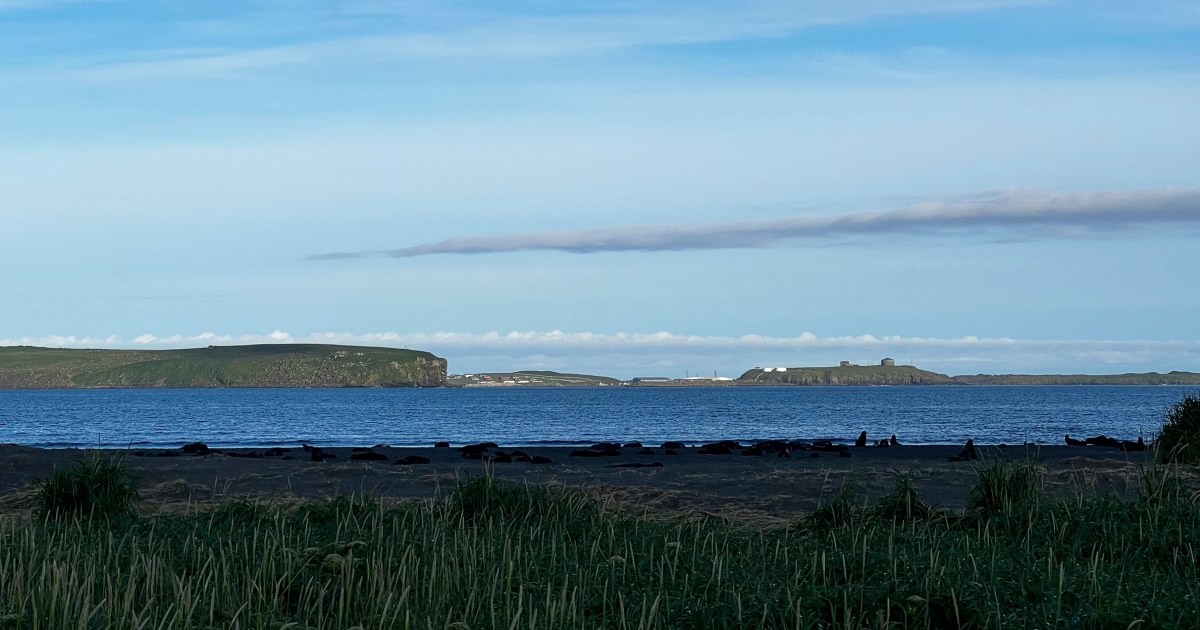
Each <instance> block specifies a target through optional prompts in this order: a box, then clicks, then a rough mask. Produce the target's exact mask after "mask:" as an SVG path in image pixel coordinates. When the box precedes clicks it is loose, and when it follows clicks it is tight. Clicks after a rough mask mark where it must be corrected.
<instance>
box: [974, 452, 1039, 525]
mask: <svg viewBox="0 0 1200 630" xmlns="http://www.w3.org/2000/svg"><path fill="white" fill-rule="evenodd" d="M975 472H976V474H977V475H978V477H977V478H976V480H975V486H974V487H972V488H971V494H970V495H968V497H967V510H968V511H969V512H974V513H976V514H980V515H985V516H986V515H988V514H996V513H1000V512H1007V511H1010V510H1012V509H1013V508H1014V507H1019V506H1022V505H1028V504H1030V503H1032V502H1033V500H1034V499H1036V498H1037V496H1038V480H1039V475H1038V471H1037V467H1036V466H1034V465H1033V463H1032V462H1020V463H1014V462H1002V463H1000V464H997V465H995V466H991V467H990V468H979V469H976V471H975Z"/></svg>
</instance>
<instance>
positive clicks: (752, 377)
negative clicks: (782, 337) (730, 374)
mask: <svg viewBox="0 0 1200 630" xmlns="http://www.w3.org/2000/svg"><path fill="white" fill-rule="evenodd" d="M737 382H738V384H744V385H951V384H954V382H955V381H954V380H953V379H952V378H950V377H949V376H947V375H945V374H939V373H937V372H930V371H928V370H922V369H920V368H916V367H913V366H911V365H850V366H840V367H797V368H754V369H751V370H747V371H746V372H745V373H744V374H742V375H741V376H740V377H738V379H737Z"/></svg>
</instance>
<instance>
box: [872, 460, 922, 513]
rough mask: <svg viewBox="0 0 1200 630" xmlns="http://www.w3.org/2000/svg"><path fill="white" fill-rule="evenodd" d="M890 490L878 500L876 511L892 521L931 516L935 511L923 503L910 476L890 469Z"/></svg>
mask: <svg viewBox="0 0 1200 630" xmlns="http://www.w3.org/2000/svg"><path fill="white" fill-rule="evenodd" d="M892 481H893V486H892V492H891V494H888V495H887V496H885V497H883V499H882V500H881V501H880V502H879V505H878V506H876V508H875V510H876V512H877V513H878V514H879V515H880V516H883V517H885V518H889V519H892V520H894V521H913V520H918V521H919V520H924V519H927V518H931V517H933V516H935V515H936V514H937V512H936V511H935V510H934V509H933V508H931V507H929V504H928V503H925V501H924V500H923V499H921V496H920V495H918V494H917V489H916V488H915V487H914V486H913V482H912V477H911V476H909V475H906V474H904V473H902V472H899V471H892Z"/></svg>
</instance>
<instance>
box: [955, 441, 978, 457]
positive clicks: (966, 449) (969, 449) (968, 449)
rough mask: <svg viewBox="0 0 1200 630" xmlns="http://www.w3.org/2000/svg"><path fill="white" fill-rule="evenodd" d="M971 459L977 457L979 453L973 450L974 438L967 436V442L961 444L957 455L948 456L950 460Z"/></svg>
mask: <svg viewBox="0 0 1200 630" xmlns="http://www.w3.org/2000/svg"><path fill="white" fill-rule="evenodd" d="M973 459H979V453H978V452H977V451H976V450H975V439H974V438H967V443H966V444H964V445H963V447H962V450H961V451H959V452H958V455H955V456H954V457H951V458H950V461H952V462H964V461H969V460H973Z"/></svg>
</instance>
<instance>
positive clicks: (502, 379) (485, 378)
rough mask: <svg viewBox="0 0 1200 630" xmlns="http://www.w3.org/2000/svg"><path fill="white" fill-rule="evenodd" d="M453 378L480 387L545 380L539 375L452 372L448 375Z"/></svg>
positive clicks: (539, 382)
mask: <svg viewBox="0 0 1200 630" xmlns="http://www.w3.org/2000/svg"><path fill="white" fill-rule="evenodd" d="M447 378H449V379H451V380H462V381H466V384H467V385H470V386H478V387H504V386H506V385H507V386H510V387H514V386H517V385H542V384H544V381H543V380H542V379H540V378H537V377H527V376H499V377H496V378H493V377H492V375H491V374H451V375H450V376H449V377H447Z"/></svg>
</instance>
